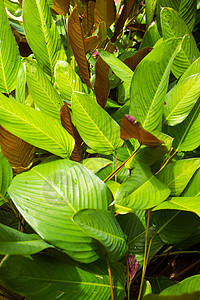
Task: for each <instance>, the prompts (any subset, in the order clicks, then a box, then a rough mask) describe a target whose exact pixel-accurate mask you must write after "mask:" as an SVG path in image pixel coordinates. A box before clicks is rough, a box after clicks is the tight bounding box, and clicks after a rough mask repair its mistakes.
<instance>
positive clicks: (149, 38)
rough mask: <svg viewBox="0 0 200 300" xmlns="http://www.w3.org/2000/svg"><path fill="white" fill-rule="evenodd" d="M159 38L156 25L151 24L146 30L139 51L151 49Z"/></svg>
mask: <svg viewBox="0 0 200 300" xmlns="http://www.w3.org/2000/svg"><path fill="white" fill-rule="evenodd" d="M160 38H161V36H160V34H159V32H158V28H157V23H156V22H153V23H152V24H151V25H150V26H149V27H148V29H147V30H146V32H145V34H144V37H143V40H142V42H141V44H140V48H139V49H140V50H141V49H143V48H145V47H153V46H154V45H155V44H156V42H157V41H158V40H159V39H160Z"/></svg>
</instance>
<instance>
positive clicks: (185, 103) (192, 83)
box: [164, 74, 200, 126]
mask: <svg viewBox="0 0 200 300" xmlns="http://www.w3.org/2000/svg"><path fill="white" fill-rule="evenodd" d="M199 96H200V74H195V75H191V76H189V77H187V78H186V79H185V80H182V81H181V82H178V84H177V85H175V86H174V87H173V88H172V89H171V90H170V91H169V92H168V94H167V95H166V97H165V103H166V105H164V118H165V121H164V122H166V123H167V124H168V125H170V126H174V125H177V124H179V123H181V122H182V121H184V120H185V119H186V117H187V116H188V115H189V113H190V111H191V110H192V108H193V106H194V104H195V103H196V102H197V100H198V98H199Z"/></svg>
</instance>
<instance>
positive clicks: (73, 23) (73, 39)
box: [68, 5, 91, 88]
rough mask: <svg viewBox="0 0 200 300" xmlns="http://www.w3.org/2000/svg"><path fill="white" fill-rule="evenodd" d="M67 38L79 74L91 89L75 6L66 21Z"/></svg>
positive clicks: (81, 33)
mask: <svg viewBox="0 0 200 300" xmlns="http://www.w3.org/2000/svg"><path fill="white" fill-rule="evenodd" d="M68 36H69V40H70V44H71V47H72V50H73V53H74V56H75V59H76V61H77V64H78V66H79V70H80V73H81V75H82V77H83V79H84V81H85V83H86V85H87V86H88V88H91V84H90V77H89V71H88V65H87V60H86V52H85V44H84V39H83V32H82V27H81V23H80V19H79V14H78V7H77V5H75V7H74V9H73V11H72V13H71V14H70V16H69V19H68Z"/></svg>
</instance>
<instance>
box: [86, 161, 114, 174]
mask: <svg viewBox="0 0 200 300" xmlns="http://www.w3.org/2000/svg"><path fill="white" fill-rule="evenodd" d="M112 163H113V162H112V161H111V160H109V159H106V158H103V157H91V158H87V159H84V160H83V161H82V164H83V165H84V166H85V167H86V168H87V169H89V170H90V171H92V172H93V173H97V172H98V171H99V170H101V169H103V168H105V167H107V166H109V165H110V164H112Z"/></svg>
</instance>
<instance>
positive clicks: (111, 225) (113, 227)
mask: <svg viewBox="0 0 200 300" xmlns="http://www.w3.org/2000/svg"><path fill="white" fill-rule="evenodd" d="M73 220H74V222H75V223H77V224H78V225H79V226H80V228H81V229H82V230H83V232H85V233H86V234H88V235H89V236H91V237H93V238H94V239H96V240H98V241H99V242H100V243H101V244H102V245H103V246H104V249H105V251H106V252H107V253H108V256H109V258H110V260H111V261H118V260H120V258H121V257H122V256H124V255H125V254H126V252H127V244H126V240H125V235H124V233H123V231H122V230H121V227H120V226H119V223H118V222H117V220H116V218H115V216H114V213H113V212H111V211H106V210H97V209H84V210H79V211H78V212H77V213H76V214H75V215H74V217H73Z"/></svg>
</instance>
